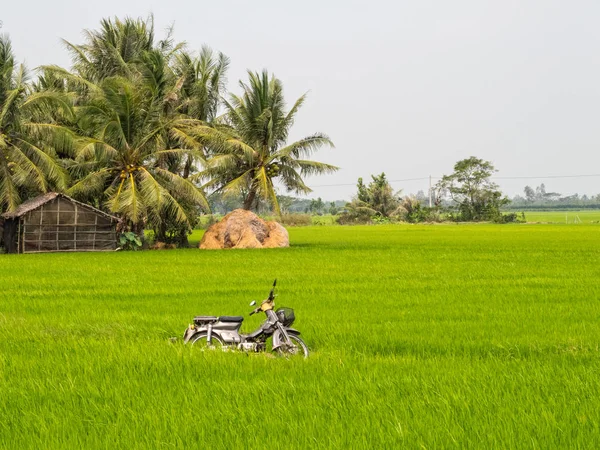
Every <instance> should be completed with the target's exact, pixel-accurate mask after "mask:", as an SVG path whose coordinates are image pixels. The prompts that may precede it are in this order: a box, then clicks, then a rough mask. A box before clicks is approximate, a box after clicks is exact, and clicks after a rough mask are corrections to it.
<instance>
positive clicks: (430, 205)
mask: <svg viewBox="0 0 600 450" xmlns="http://www.w3.org/2000/svg"><path fill="white" fill-rule="evenodd" d="M431 190H432V189H431V175H429V207H430V208H431V207H432V206H433V205H432V204H431Z"/></svg>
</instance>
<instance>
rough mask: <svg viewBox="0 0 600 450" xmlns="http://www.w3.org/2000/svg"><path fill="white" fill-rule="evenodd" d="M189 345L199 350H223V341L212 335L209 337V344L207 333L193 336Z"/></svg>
mask: <svg viewBox="0 0 600 450" xmlns="http://www.w3.org/2000/svg"><path fill="white" fill-rule="evenodd" d="M190 345H193V346H194V347H196V348H200V349H201V350H217V349H218V350H222V349H223V341H222V340H221V339H220V338H218V337H217V336H215V335H214V334H213V335H212V336H211V337H210V343H209V342H208V333H198V334H196V335H195V336H192V338H191V339H190Z"/></svg>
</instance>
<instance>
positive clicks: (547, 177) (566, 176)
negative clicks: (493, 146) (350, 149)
mask: <svg viewBox="0 0 600 450" xmlns="http://www.w3.org/2000/svg"><path fill="white" fill-rule="evenodd" d="M591 177H600V173H594V174H583V175H543V176H517V177H495V176H492V177H491V178H493V179H495V180H538V179H551V178H552V179H554V178H591ZM431 178H433V179H436V180H439V179H441V177H431ZM428 179H429V177H418V178H405V179H403V180H388V181H389V182H390V183H402V182H404V181H423V180H428ZM337 186H356V183H340V184H319V185H314V186H311V187H314V188H320V187H337Z"/></svg>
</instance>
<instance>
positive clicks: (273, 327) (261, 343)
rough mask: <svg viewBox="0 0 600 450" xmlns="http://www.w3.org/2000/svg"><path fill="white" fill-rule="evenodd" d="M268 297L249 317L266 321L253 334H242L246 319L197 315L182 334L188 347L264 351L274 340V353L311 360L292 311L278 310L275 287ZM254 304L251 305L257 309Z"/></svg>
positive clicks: (254, 302)
mask: <svg viewBox="0 0 600 450" xmlns="http://www.w3.org/2000/svg"><path fill="white" fill-rule="evenodd" d="M276 285H277V279H275V281H274V282H273V287H272V288H271V292H270V293H269V297H268V298H267V299H266V300H264V301H263V302H262V303H261V304H260V306H258V307H257V308H255V309H254V310H253V311H252V312H250V315H251V316H252V315H254V314H257V313H259V312H264V313H265V315H266V320H265V321H264V322H263V323H262V325H261V326H260V327H259V328H258V329H257V330H256V331H254V332H252V333H249V334H242V333H240V332H239V331H240V328H241V326H242V322H243V321H244V318H243V317H242V316H219V317H217V316H196V317H194V323H193V324H191V325H190V326H189V327H188V328H187V329H186V330H185V333H184V335H183V341H184V343H185V344H187V343H189V344H190V345H193V346H195V347H201V348H203V349H211V350H213V349H219V348H221V349H223V350H228V349H237V350H243V351H247V352H264V351H266V350H267V339H269V338H270V337H272V338H273V345H272V346H271V348H272V351H273V352H276V353H278V354H280V355H296V354H301V355H303V356H304V358H307V357H308V347H307V345H306V343H305V342H304V341H303V340H302V339H301V338H300V332H299V331H298V330H295V329H294V328H291V325H292V324H293V323H294V320H295V319H296V316H295V315H294V310H293V309H292V308H279V309H278V310H276V311H274V307H275V286H276ZM255 305H256V301H252V302H251V303H250V306H255Z"/></svg>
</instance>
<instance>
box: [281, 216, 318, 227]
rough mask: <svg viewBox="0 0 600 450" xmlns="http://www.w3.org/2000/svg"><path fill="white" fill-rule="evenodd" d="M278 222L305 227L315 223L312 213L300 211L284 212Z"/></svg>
mask: <svg viewBox="0 0 600 450" xmlns="http://www.w3.org/2000/svg"><path fill="white" fill-rule="evenodd" d="M278 222H279V223H281V225H287V226H290V227H304V226H307V225H312V223H313V222H312V217H311V216H310V214H300V213H290V214H283V215H282V216H281V218H280V219H279V220H278Z"/></svg>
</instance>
